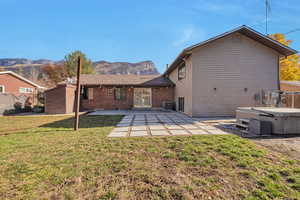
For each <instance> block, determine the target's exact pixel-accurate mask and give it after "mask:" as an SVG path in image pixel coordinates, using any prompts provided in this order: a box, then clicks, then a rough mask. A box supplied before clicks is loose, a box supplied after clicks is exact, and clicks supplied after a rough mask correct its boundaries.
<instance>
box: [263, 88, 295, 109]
mask: <svg viewBox="0 0 300 200" xmlns="http://www.w3.org/2000/svg"><path fill="white" fill-rule="evenodd" d="M261 103H262V105H263V106H268V107H287V108H300V91H299V92H288V91H279V90H263V91H262V94H261Z"/></svg>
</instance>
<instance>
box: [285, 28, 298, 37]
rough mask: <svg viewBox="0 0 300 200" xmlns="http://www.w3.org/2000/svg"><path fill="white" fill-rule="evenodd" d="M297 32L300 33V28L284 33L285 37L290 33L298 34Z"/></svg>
mask: <svg viewBox="0 0 300 200" xmlns="http://www.w3.org/2000/svg"><path fill="white" fill-rule="evenodd" d="M297 31H300V28H296V29H293V30H291V31H288V32H286V33H284V35H287V34H290V33H294V32H297Z"/></svg>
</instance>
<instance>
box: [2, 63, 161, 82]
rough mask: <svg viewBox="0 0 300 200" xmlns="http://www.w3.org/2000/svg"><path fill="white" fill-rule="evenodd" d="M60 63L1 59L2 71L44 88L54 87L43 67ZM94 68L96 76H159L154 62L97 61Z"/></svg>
mask: <svg viewBox="0 0 300 200" xmlns="http://www.w3.org/2000/svg"><path fill="white" fill-rule="evenodd" d="M59 63H63V61H53V60H48V59H38V60H30V59H26V58H4V59H0V70H1V71H13V72H15V73H17V74H19V75H21V76H23V77H25V78H27V79H29V80H31V81H34V82H36V83H38V84H40V85H42V86H45V87H53V86H54V85H53V82H51V81H50V80H49V78H48V77H47V75H46V74H45V73H44V72H43V66H44V65H47V64H59ZM93 66H94V71H95V73H96V74H140V75H150V74H151V75H152V74H159V72H158V71H157V69H156V67H155V65H154V63H153V62H152V61H142V62H137V63H129V62H107V61H97V62H93Z"/></svg>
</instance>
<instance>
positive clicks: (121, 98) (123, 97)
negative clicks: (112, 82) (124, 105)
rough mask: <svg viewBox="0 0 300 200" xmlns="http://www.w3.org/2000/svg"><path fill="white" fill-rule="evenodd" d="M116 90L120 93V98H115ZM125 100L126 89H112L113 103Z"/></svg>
mask: <svg viewBox="0 0 300 200" xmlns="http://www.w3.org/2000/svg"><path fill="white" fill-rule="evenodd" d="M117 90H119V91H120V98H117ZM122 91H123V92H122ZM126 99H127V89H126V88H123V87H117V88H114V100H115V101H126Z"/></svg>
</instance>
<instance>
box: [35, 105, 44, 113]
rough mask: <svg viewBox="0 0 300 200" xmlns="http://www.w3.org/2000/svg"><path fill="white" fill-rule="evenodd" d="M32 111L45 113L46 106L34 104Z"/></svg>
mask: <svg viewBox="0 0 300 200" xmlns="http://www.w3.org/2000/svg"><path fill="white" fill-rule="evenodd" d="M32 111H33V112H35V113H43V112H45V108H44V106H34V107H33V109H32Z"/></svg>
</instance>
